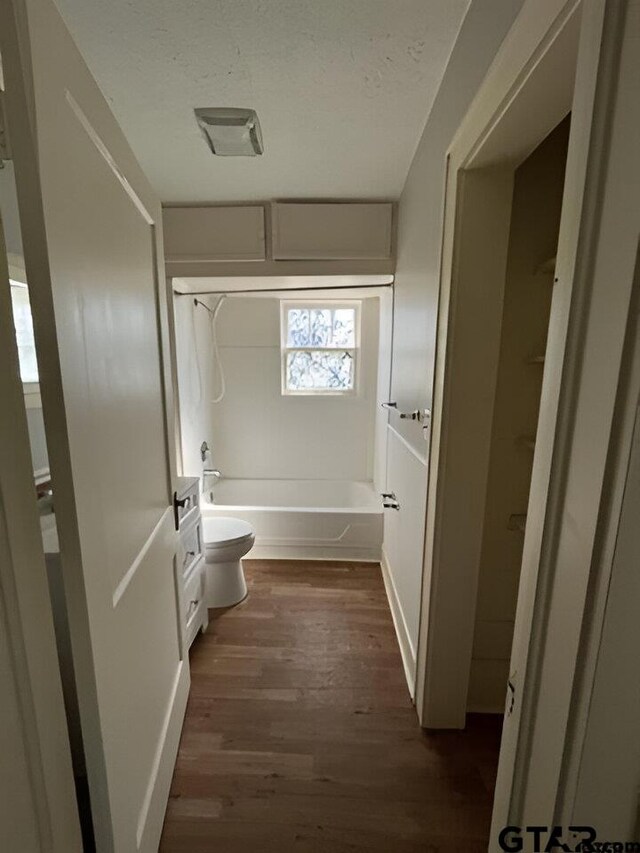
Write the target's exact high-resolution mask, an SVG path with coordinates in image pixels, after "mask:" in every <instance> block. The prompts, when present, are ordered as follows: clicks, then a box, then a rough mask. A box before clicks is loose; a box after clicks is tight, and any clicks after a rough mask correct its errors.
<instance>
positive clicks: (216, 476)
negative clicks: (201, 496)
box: [202, 468, 222, 492]
mask: <svg viewBox="0 0 640 853" xmlns="http://www.w3.org/2000/svg"><path fill="white" fill-rule="evenodd" d="M221 479H222V474H221V473H220V471H218V469H217V468H203V469H202V491H203V492H213V487H214V486H215V484H216V483H217V482H218V480H221Z"/></svg>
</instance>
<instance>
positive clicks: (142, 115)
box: [57, 0, 468, 202]
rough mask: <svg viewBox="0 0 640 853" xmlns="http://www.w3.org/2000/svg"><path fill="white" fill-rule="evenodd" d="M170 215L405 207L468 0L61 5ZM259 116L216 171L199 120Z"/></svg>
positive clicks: (82, 1) (127, 0) (62, 0)
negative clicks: (338, 203) (177, 206)
mask: <svg viewBox="0 0 640 853" xmlns="http://www.w3.org/2000/svg"><path fill="white" fill-rule="evenodd" d="M57 2H58V6H59V8H60V10H61V12H62V14H63V16H64V18H65V20H66V22H67V25H68V27H69V29H70V30H71V33H72V35H73V36H74V38H75V40H76V42H77V44H78V46H79V48H80V50H81V51H82V53H83V55H84V57H85V59H86V61H87V63H88V65H89V67H90V68H91V70H92V72H93V74H94V76H95V77H96V79H97V81H98V83H99V85H100V87H101V88H102V91H103V92H104V94H105V96H106V97H107V99H108V101H109V103H110V104H111V106H112V109H113V111H114V113H115V115H116V117H117V119H118V120H119V122H120V124H121V126H122V128H123V129H124V131H125V133H126V134H127V136H128V138H129V141H130V143H131V145H132V147H133V149H134V151H135V152H136V154H137V156H138V158H139V160H140V162H141V164H142V166H143V168H144V169H145V171H146V173H147V176H148V177H149V179H150V180H151V181H152V183H153V184H154V186H155V188H156V190H157V191H158V192H159V194H160V196H161V198H162V200H163V201H165V202H171V201H174V202H178V201H183V202H184V201H234V200H249V199H269V198H281V199H282V198H395V197H397V196H398V195H399V194H400V192H401V190H402V186H403V183H404V180H405V177H406V174H407V171H408V168H409V165H410V162H411V158H412V156H413V153H414V151H415V147H416V144H417V142H418V138H419V136H420V133H421V131H422V128H423V126H424V122H425V120H426V117H427V115H428V112H429V110H430V108H431V105H432V103H433V99H434V97H435V95H436V92H437V89H438V86H439V84H440V80H441V78H442V75H443V73H444V69H445V66H446V63H447V60H448V57H449V54H450V52H451V49H452V47H453V43H454V41H455V38H456V35H457V32H458V29H459V27H460V24H461V22H462V18H463V17H464V13H465V11H466V8H467V6H468V0H182V2H179V0H109V1H108V2H105V0H57ZM207 106H237V107H251V108H253V109H255V110H256V111H257V113H258V116H259V118H260V122H261V125H262V132H263V137H264V145H265V153H264V155H263V156H262V157H255V158H228V157H227V158H219V157H214V156H213V155H212V154H211V153H210V151H209V149H208V148H207V145H206V143H205V141H204V139H203V138H202V137H201V135H200V131H199V130H198V127H197V126H196V122H195V119H194V116H193V108H194V107H207Z"/></svg>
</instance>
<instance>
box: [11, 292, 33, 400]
mask: <svg viewBox="0 0 640 853" xmlns="http://www.w3.org/2000/svg"><path fill="white" fill-rule="evenodd" d="M11 305H12V308H13V325H14V326H15V330H16V342H17V344H18V358H19V359H20V378H21V379H22V381H23V383H25V384H26V383H30V382H38V381H39V377H38V360H37V358H36V344H35V340H34V337H33V320H32V318H31V305H30V304H29V291H28V290H27V287H26V285H22V284H19V283H17V282H13V281H12V282H11Z"/></svg>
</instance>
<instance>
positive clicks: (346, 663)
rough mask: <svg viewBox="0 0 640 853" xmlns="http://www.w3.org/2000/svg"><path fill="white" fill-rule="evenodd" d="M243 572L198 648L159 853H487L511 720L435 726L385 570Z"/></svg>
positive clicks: (261, 565)
mask: <svg viewBox="0 0 640 853" xmlns="http://www.w3.org/2000/svg"><path fill="white" fill-rule="evenodd" d="M245 565H246V573H247V581H248V585H249V596H248V598H247V599H246V600H245V601H244V602H243V603H242V604H240V605H238V606H237V607H235V608H233V609H230V610H227V611H220V612H218V611H212V612H211V615H212V621H211V623H210V626H209V630H208V632H207V634H206V635H205V636H202V637H200V638H198V639H197V640H196V642H195V643H194V646H193V648H192V652H191V672H192V687H191V694H190V699H189V705H188V709H187V715H186V720H185V725H184V730H183V733H182V740H181V744H180V751H179V755H178V761H177V764H176V769H175V773H174V777H173V783H172V787H171V795H170V799H169V805H168V809H167V815H166V819H165V825H164V832H163V836H162V842H161V846H160V851H161V853H186V851H188V853H218V851H219V853H250V851H257V853H289V851H295V853H346V851H367V853H377V851H381V853H418V851H420V853H454V851H455V853H458V851H459V852H460V853H463V851H464V853H480V852H481V851H482V853H484V851H486V849H487V838H488V833H489V821H490V815H491V800H492V790H493V784H494V779H495V771H496V764H497V755H498V747H499V727H500V720H499V719H497V718H496V717H482V716H476V715H474V716H471V717H470V722H469V726H468V728H467V730H466V731H465V732H438V733H429V734H426V733H424V732H423V731H421V729H420V727H419V725H418V722H417V718H416V714H415V710H414V709H413V707H412V705H411V702H410V699H409V695H408V692H407V687H406V683H405V680H404V675H403V671H402V663H401V660H400V652H399V650H398V645H397V642H396V638H395V634H394V629H393V623H392V621H391V614H390V612H389V607H388V604H387V599H386V596H385V592H384V587H383V583H382V578H381V574H380V568H379V566H375V565H372V564H371V563H309V562H292V561H291V562H284V561H283V562H276V561H258V560H254V561H247V562H246V564H245Z"/></svg>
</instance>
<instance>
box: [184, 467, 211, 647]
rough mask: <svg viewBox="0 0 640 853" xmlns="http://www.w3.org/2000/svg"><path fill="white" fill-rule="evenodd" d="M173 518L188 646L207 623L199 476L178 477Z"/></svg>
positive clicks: (185, 637) (185, 635)
mask: <svg viewBox="0 0 640 853" xmlns="http://www.w3.org/2000/svg"><path fill="white" fill-rule="evenodd" d="M176 520H177V523H178V531H179V534H180V554H179V557H178V559H179V567H180V579H181V589H180V593H181V595H180V598H181V603H180V607H181V615H182V625H183V629H184V640H185V643H186V646H187V648H188V647H189V646H190V645H191V643H192V642H193V641H194V639H195V638H196V635H197V633H198V631H199V630H200V631H203V632H204V631H206V629H207V625H208V624H209V617H208V613H207V606H206V602H205V598H204V544H203V540H202V517H201V515H200V480H199V478H198V477H179V478H178V488H177V490H176Z"/></svg>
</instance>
